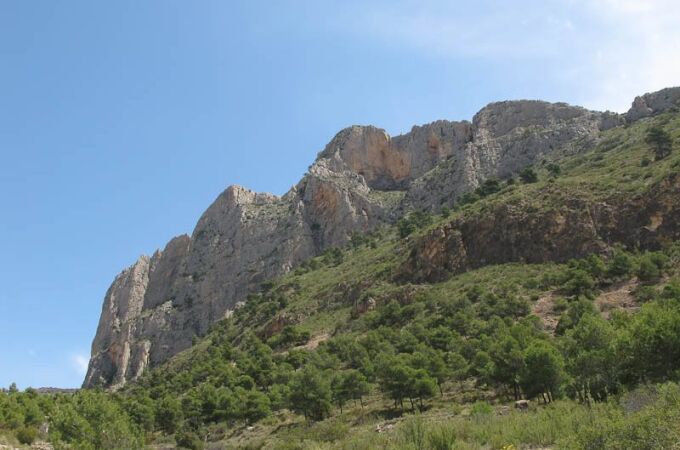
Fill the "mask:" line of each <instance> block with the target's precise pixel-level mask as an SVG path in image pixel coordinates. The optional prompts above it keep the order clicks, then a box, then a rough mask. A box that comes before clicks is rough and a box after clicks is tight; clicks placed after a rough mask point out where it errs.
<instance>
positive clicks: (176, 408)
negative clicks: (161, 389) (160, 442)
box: [156, 395, 182, 434]
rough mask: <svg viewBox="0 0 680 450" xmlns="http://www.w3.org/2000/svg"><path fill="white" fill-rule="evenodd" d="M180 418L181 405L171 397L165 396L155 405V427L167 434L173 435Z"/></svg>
mask: <svg viewBox="0 0 680 450" xmlns="http://www.w3.org/2000/svg"><path fill="white" fill-rule="evenodd" d="M181 418H182V405H181V404H180V402H179V400H177V398H175V397H174V396H171V395H166V396H165V397H163V398H162V399H160V400H159V401H158V402H157V403H156V425H157V426H158V428H159V429H160V430H162V431H164V432H165V433H167V434H173V433H174V432H175V431H176V430H177V428H178V426H179V422H180V420H181Z"/></svg>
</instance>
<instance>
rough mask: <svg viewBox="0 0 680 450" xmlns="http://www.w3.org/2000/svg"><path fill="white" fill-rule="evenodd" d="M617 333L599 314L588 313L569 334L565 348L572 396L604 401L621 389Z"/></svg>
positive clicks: (585, 399) (565, 338)
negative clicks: (571, 380) (616, 342)
mask: <svg viewBox="0 0 680 450" xmlns="http://www.w3.org/2000/svg"><path fill="white" fill-rule="evenodd" d="M615 338H616V335H615V331H614V329H613V328H612V326H611V324H609V323H608V322H607V321H606V320H604V319H603V318H602V317H601V316H600V315H598V314H585V315H583V316H582V317H581V319H580V320H579V322H578V324H577V325H576V326H575V327H574V328H573V329H571V330H569V331H568V332H567V333H566V336H565V337H564V338H563V341H562V345H563V349H564V354H565V360H566V367H567V371H568V372H569V374H570V375H571V377H572V379H573V385H572V387H571V390H572V393H573V394H574V395H575V396H577V397H578V398H579V399H581V400H582V401H587V400H589V399H591V398H593V399H595V400H605V399H606V398H607V397H608V396H609V395H610V394H612V393H615V392H616V391H617V390H618V387H619V382H618V376H619V373H618V367H619V363H620V361H619V360H618V358H617V354H616V348H615Z"/></svg>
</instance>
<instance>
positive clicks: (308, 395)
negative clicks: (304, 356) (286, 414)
mask: <svg viewBox="0 0 680 450" xmlns="http://www.w3.org/2000/svg"><path fill="white" fill-rule="evenodd" d="M290 409H291V410H293V411H295V412H297V413H301V414H303V415H304V416H305V419H307V420H323V419H324V418H325V417H327V416H328V415H329V413H330V410H331V388H330V383H329V380H328V377H326V376H325V375H324V374H323V373H322V372H321V371H320V370H319V369H317V368H315V367H313V366H311V365H307V366H305V367H304V368H303V369H302V370H300V371H299V372H297V373H296V374H295V376H293V378H292V380H291V382H290Z"/></svg>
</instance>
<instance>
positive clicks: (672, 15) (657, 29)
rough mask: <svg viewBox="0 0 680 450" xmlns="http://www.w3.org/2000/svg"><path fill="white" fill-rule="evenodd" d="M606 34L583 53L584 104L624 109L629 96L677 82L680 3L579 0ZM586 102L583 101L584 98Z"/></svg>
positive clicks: (679, 77)
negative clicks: (586, 67)
mask: <svg viewBox="0 0 680 450" xmlns="http://www.w3.org/2000/svg"><path fill="white" fill-rule="evenodd" d="M582 4H583V7H584V8H586V10H587V11H588V12H589V13H590V14H592V15H593V16H594V17H597V18H599V19H600V24H601V26H602V27H603V31H605V32H606V33H607V34H606V36H607V38H606V39H604V40H603V41H602V42H601V43H600V44H599V48H598V49H597V51H596V52H593V53H592V54H590V55H589V59H588V60H586V61H585V63H586V64H590V65H591V70H590V71H585V74H587V75H591V76H592V77H593V81H592V84H593V85H592V89H593V92H592V94H593V95H592V96H591V97H590V101H586V106H591V107H594V108H599V109H604V108H610V109H614V110H617V111H622V110H626V109H627V108H628V107H629V106H630V101H631V100H632V98H633V97H634V96H635V95H639V94H643V93H645V92H650V91H655V90H658V89H661V88H664V87H669V86H677V85H680V3H678V2H677V1H675V0H673V1H669V0H646V1H645V0H583V2H582ZM584 100H586V99H584Z"/></svg>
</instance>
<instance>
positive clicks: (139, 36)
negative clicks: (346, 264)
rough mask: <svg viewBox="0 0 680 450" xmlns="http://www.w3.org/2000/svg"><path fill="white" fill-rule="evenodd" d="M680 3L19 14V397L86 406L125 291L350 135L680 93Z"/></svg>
mask: <svg viewBox="0 0 680 450" xmlns="http://www.w3.org/2000/svg"><path fill="white" fill-rule="evenodd" d="M678 23H680V6H678V4H677V3H676V2H675V1H671V0H650V1H644V0H639V1H637V0H621V1H615V0H571V1H569V0H562V1H560V0H544V1H527V0H523V1H514V2H502V1H497V2H491V1H476V2H459V1H441V0H418V1H415V0H414V1H395V0H384V1H382V0H374V1H368V0H364V1H358V0H344V1H323V0H309V1H308V0H299V1H292V0H290V1H283V0H281V1H274V0H271V1H261V0H247V1H246V0H244V1H236V0H234V1H192V2H186V1H173V0H163V1H161V0H158V1H137V0H135V1H125V0H120V1H116V2H92V1H63V2H52V1H48V0H43V1H40V0H34V1H32V0H28V1H27V0H3V1H1V2H0V156H1V160H0V161H1V162H0V211H1V212H0V249H2V256H3V257H2V258H0V342H1V343H2V351H0V385H4V386H6V385H8V384H9V383H10V382H12V381H16V382H17V383H18V384H19V386H21V387H26V386H62V387H70V386H78V385H80V383H81V381H82V378H83V375H84V372H83V371H84V365H85V364H86V362H87V358H88V356H89V348H90V343H91V340H92V337H93V336H94V332H95V330H96V326H97V320H98V317H99V312H100V310H101V304H102V299H103V296H104V293H105V291H106V289H107V287H108V286H109V284H110V282H111V281H112V280H113V278H114V276H115V275H116V274H117V273H119V272H120V271H121V270H122V269H123V268H124V267H125V266H127V265H129V264H131V263H132V262H134V260H135V259H136V258H137V257H138V256H139V255H140V254H142V253H146V254H149V253H152V252H153V251H154V250H155V249H156V248H159V247H163V246H164V244H165V243H166V241H167V240H168V239H170V238H171V237H172V236H175V235H177V234H181V233H190V232H191V230H192V229H193V226H194V224H195V222H196V221H197V219H198V217H199V216H200V214H201V213H202V212H203V210H205V209H206V208H207V206H208V205H209V204H210V203H211V202H212V200H213V199H214V198H215V197H216V196H217V195H218V194H219V193H220V192H221V191H222V190H223V189H224V188H226V187H227V186H228V185H230V184H241V185H244V186H247V187H250V188H252V189H255V190H259V191H269V192H274V193H277V194H281V193H284V192H285V191H286V190H287V189H288V188H289V187H290V186H291V185H292V184H294V183H295V182H296V181H297V180H298V179H299V178H300V177H301V176H302V174H303V173H304V172H305V170H306V168H307V167H308V165H309V164H310V163H311V162H312V161H313V159H314V157H315V155H316V153H317V152H318V151H320V150H321V149H322V148H323V146H324V145H325V144H326V143H327V142H328V141H329V140H330V138H331V137H332V136H333V135H334V134H335V133H336V132H337V131H338V130H340V129H341V128H343V127H345V126H348V125H351V124H375V125H377V126H381V127H384V128H385V129H387V130H388V131H389V132H390V133H392V134H398V133H401V132H404V131H408V130H409V129H410V127H411V126H412V125H414V124H421V123H426V122H429V121H432V120H436V119H440V118H446V119H470V118H471V117H472V115H473V114H474V113H475V112H476V111H477V110H478V109H479V108H481V107H482V106H484V105H485V104H486V103H488V102H490V101H494V100H501V99H516V98H541V99H546V100H552V101H566V102H569V103H575V104H582V105H584V106H588V107H591V108H596V109H611V110H616V111H623V110H625V109H627V108H628V106H629V104H630V102H631V100H632V99H633V97H634V95H636V94H641V93H644V92H647V91H652V90H656V89H659V88H662V87H665V86H670V85H678V84H680V58H678V55H680V27H678V26H677V24H678Z"/></svg>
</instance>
